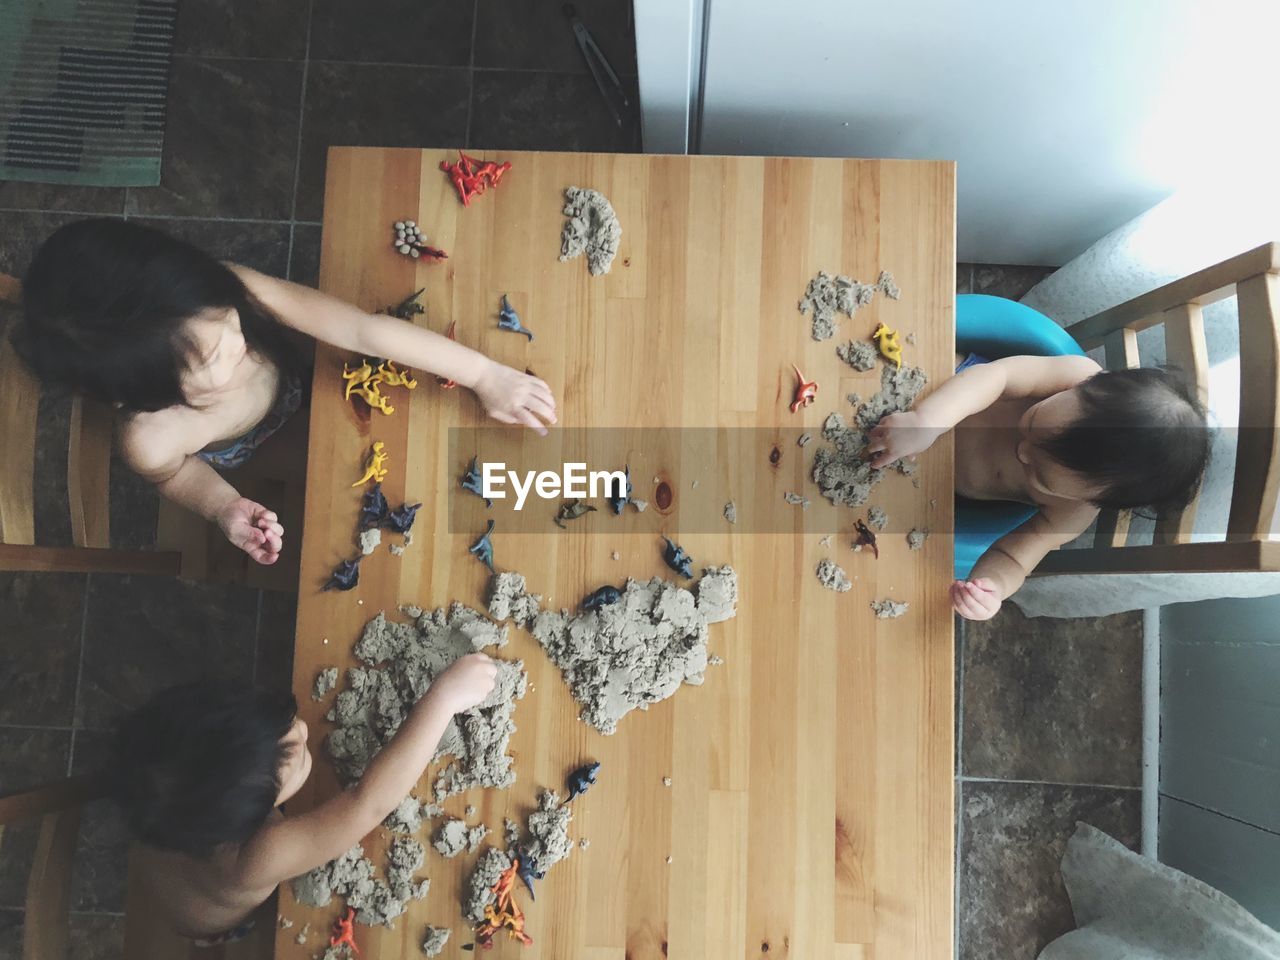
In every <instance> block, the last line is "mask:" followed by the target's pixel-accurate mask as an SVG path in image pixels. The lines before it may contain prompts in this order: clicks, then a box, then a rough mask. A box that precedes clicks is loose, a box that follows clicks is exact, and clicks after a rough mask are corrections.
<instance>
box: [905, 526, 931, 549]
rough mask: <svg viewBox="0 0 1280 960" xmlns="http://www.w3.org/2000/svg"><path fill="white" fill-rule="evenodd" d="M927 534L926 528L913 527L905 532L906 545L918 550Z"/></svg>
mask: <svg viewBox="0 0 1280 960" xmlns="http://www.w3.org/2000/svg"><path fill="white" fill-rule="evenodd" d="M928 536H929V531H928V530H920V529H917V528H913V529H912V530H910V531H909V532H908V533H907V546H908V547H910V548H911V549H912V550H919V549H920V548H921V547H923V546H924V541H925V539H926V538H927V537H928Z"/></svg>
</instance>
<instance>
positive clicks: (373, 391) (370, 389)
mask: <svg viewBox="0 0 1280 960" xmlns="http://www.w3.org/2000/svg"><path fill="white" fill-rule="evenodd" d="M352 393H354V394H355V395H356V396H358V397H360V398H361V399H362V400H364V402H365V403H367V404H368V405H369V406H371V407H373V409H375V410H381V411H382V412H383V413H385V414H386V415H387V416H390V415H391V414H393V413H395V412H396V408H395V407H393V406H391V404H390V402H389V401H388V400H387V398H386V397H384V396H383V395H382V394H381V393H379V392H378V383H377V381H376V380H367V381H365V383H363V384H361V385H360V386H358V387H356V388H355V389H354V390H351V391H348V394H347V395H348V396H350V395H351V394H352Z"/></svg>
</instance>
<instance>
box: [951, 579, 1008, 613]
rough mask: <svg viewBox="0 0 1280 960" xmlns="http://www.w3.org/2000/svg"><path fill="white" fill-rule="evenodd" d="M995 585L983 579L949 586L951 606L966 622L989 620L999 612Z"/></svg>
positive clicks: (998, 596)
mask: <svg viewBox="0 0 1280 960" xmlns="http://www.w3.org/2000/svg"><path fill="white" fill-rule="evenodd" d="M1000 602H1001V601H1000V594H999V593H997V592H996V585H995V584H994V583H992V582H991V581H990V580H988V579H986V578H985V577H980V578H979V579H977V580H957V581H955V582H954V583H953V584H951V606H952V607H954V608H955V611H956V613H958V614H960V616H962V617H964V618H965V619H966V620H990V619H991V618H992V617H994V616H995V615H996V613H998V612H999V610H1000Z"/></svg>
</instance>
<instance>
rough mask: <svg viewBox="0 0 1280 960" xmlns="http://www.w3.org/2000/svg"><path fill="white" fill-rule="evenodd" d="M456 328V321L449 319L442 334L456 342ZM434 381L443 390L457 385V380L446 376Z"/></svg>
mask: <svg viewBox="0 0 1280 960" xmlns="http://www.w3.org/2000/svg"><path fill="white" fill-rule="evenodd" d="M457 329H458V321H457V320H450V321H449V328H448V329H447V330H445V332H444V335H445V336H446V337H448V338H449V339H450V340H453V341H455V342H456V341H457V339H458V336H457ZM436 383H438V384H440V386H441V387H442V388H443V389H445V390H452V389H453V388H454V387H456V386H457V385H458V381H457V380H450V379H449V378H448V377H436Z"/></svg>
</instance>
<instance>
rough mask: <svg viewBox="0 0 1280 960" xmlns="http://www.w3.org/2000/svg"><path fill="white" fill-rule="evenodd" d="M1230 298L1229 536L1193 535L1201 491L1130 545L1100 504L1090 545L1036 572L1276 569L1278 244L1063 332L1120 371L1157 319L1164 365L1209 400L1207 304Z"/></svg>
mask: <svg viewBox="0 0 1280 960" xmlns="http://www.w3.org/2000/svg"><path fill="white" fill-rule="evenodd" d="M1233 295H1234V296H1235V297H1236V302H1237V313H1238V322H1239V326H1240V420H1239V424H1238V428H1239V429H1238V438H1237V446H1236V462H1235V472H1234V479H1233V483H1232V487H1231V509H1230V514H1229V516H1228V520H1227V530H1226V537H1225V539H1224V540H1222V541H1210V542H1202V541H1198V542H1192V538H1191V535H1192V530H1193V527H1194V524H1195V517H1196V510H1197V507H1198V505H1199V499H1200V494H1197V496H1196V498H1195V499H1194V500H1193V501H1192V502H1191V503H1190V504H1189V505H1188V506H1187V508H1186V509H1185V510H1183V511H1182V512H1181V513H1180V514H1178V515H1176V516H1170V517H1166V518H1163V519H1162V520H1161V521H1160V522H1158V523H1157V526H1156V529H1155V533H1154V536H1153V539H1152V543H1151V545H1149V546H1145V545H1144V546H1126V545H1125V543H1126V538H1127V535H1128V530H1129V525H1128V515H1127V514H1119V515H1118V514H1117V513H1116V512H1115V511H1104V512H1103V514H1102V515H1101V516H1099V518H1098V524H1097V527H1096V533H1095V538H1094V543H1093V546H1092V547H1090V548H1086V549H1071V550H1058V551H1055V552H1054V553H1051V554H1050V555H1049V556H1047V557H1046V558H1045V559H1044V561H1043V562H1042V563H1041V564H1040V566H1039V567H1037V568H1036V574H1037V575H1043V574H1057V573H1170V572H1203V571H1214V572H1227V571H1259V570H1280V543H1276V542H1273V541H1271V540H1270V539H1269V535H1270V530H1271V523H1272V518H1273V517H1274V516H1275V512H1276V503H1277V497H1278V495H1280V433H1277V430H1278V429H1280V244H1277V243H1267V244H1263V245H1262V246H1260V247H1256V248H1255V249H1253V250H1248V251H1246V252H1244V253H1242V254H1239V255H1238V256H1235V257H1232V258H1231V259H1229V260H1224V261H1223V262H1222V263H1218V264H1215V265H1213V266H1211V267H1207V268H1206V269H1204V270H1201V271H1199V272H1198V273H1193V274H1191V275H1190V276H1188V277H1184V278H1182V279H1181V280H1175V281H1174V282H1172V283H1168V284H1166V285H1164V286H1163V287H1159V288H1157V289H1155V290H1152V291H1151V292H1150V293H1144V294H1142V295H1141V296H1138V297H1134V298H1133V299H1132V300H1129V301H1127V302H1125V303H1122V304H1120V305H1119V306H1115V307H1112V308H1111V309H1109V310H1104V311H1103V312H1101V313H1099V314H1096V315H1095V316H1092V317H1088V318H1087V319H1084V320H1081V321H1080V322H1078V323H1075V324H1073V325H1071V326H1070V327H1068V328H1067V332H1068V333H1070V334H1071V335H1072V336H1073V337H1074V338H1075V339H1076V341H1077V342H1078V343H1079V344H1080V346H1082V347H1083V348H1084V349H1086V350H1091V349H1093V348H1095V347H1102V348H1103V351H1104V353H1105V355H1106V363H1105V365H1106V367H1107V368H1108V369H1122V368H1126V367H1127V368H1133V367H1137V366H1138V365H1139V364H1138V342H1137V335H1138V331H1140V330H1145V329H1147V328H1149V327H1154V326H1162V327H1163V328H1164V342H1165V353H1166V356H1167V360H1168V362H1169V363H1170V364H1172V365H1174V366H1178V367H1181V368H1182V369H1183V370H1184V371H1186V372H1187V374H1188V376H1189V377H1190V378H1191V380H1192V382H1193V383H1194V385H1195V388H1196V391H1197V392H1198V394H1199V397H1200V401H1201V403H1207V400H1208V393H1209V362H1208V346H1207V342H1206V340H1205V331H1204V316H1203V308H1204V307H1205V306H1207V305H1208V304H1211V303H1216V302H1217V301H1219V300H1224V299H1226V298H1228V297H1230V296H1233ZM1224 426H1227V427H1230V426H1233V425H1231V424H1226V425H1224Z"/></svg>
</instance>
